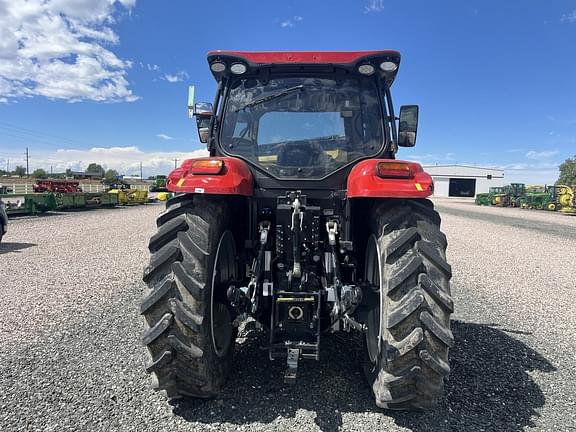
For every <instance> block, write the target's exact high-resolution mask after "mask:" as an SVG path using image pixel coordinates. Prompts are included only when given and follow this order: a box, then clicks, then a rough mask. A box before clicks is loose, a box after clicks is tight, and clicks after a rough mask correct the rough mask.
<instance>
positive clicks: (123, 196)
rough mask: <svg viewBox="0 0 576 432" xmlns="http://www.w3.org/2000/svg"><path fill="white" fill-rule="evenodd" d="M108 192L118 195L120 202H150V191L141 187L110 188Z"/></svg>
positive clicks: (123, 203)
mask: <svg viewBox="0 0 576 432" xmlns="http://www.w3.org/2000/svg"><path fill="white" fill-rule="evenodd" d="M108 193H111V194H117V195H118V204H120V205H131V204H145V203H147V202H148V191H145V190H140V189H110V191H108Z"/></svg>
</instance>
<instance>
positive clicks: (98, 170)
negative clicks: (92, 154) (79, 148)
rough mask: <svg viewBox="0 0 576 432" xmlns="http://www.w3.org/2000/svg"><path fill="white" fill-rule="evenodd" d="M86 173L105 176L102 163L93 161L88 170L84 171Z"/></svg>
mask: <svg viewBox="0 0 576 432" xmlns="http://www.w3.org/2000/svg"><path fill="white" fill-rule="evenodd" d="M84 172H86V173H90V174H100V175H101V176H102V177H104V172H105V171H104V168H102V165H99V164H97V163H91V164H90V165H88V168H86V171H84Z"/></svg>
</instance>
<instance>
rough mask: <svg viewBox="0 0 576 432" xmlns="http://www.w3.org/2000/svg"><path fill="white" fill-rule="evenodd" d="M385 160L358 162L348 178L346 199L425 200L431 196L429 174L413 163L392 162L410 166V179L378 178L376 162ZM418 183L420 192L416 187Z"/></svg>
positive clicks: (430, 178) (431, 183)
mask: <svg viewBox="0 0 576 432" xmlns="http://www.w3.org/2000/svg"><path fill="white" fill-rule="evenodd" d="M383 160H386V159H368V160H365V161H362V162H360V163H359V164H358V165H356V166H355V167H354V168H352V171H350V175H349V176H348V198H362V197H364V198H426V197H429V196H430V195H432V192H433V190H434V189H433V188H434V186H433V182H432V177H431V176H430V174H428V173H426V172H424V170H423V169H422V166H421V165H420V164H418V163H415V162H405V161H398V160H394V162H404V163H407V164H410V168H411V169H412V172H414V177H413V178H411V179H393V178H381V177H378V176H377V174H376V172H377V166H378V162H381V161H383ZM416 183H419V184H420V186H421V187H422V190H421V191H419V190H418V189H417V187H416Z"/></svg>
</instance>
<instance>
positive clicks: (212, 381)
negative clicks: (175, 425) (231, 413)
mask: <svg viewBox="0 0 576 432" xmlns="http://www.w3.org/2000/svg"><path fill="white" fill-rule="evenodd" d="M228 221H229V210H228V207H227V205H226V202H225V201H223V200H214V199H209V198H205V197H200V196H191V195H180V196H177V197H174V198H173V199H171V200H169V201H168V202H167V204H166V211H164V212H163V213H162V214H160V216H159V217H158V219H157V224H158V232H157V233H156V234H155V235H153V236H152V238H151V239H150V243H149V249H150V253H151V257H150V264H149V265H148V267H147V268H146V269H145V271H144V281H145V282H146V284H147V285H148V290H146V292H145V294H144V298H143V300H142V303H141V307H140V311H141V313H142V315H144V318H145V321H146V330H145V332H144V335H143V337H142V341H143V344H144V345H146V347H147V348H148V352H149V354H150V356H149V357H150V358H149V362H148V364H147V365H146V371H147V372H148V373H150V374H152V378H153V387H154V388H155V389H156V390H164V391H165V392H166V394H167V396H168V397H169V398H170V399H174V398H180V397H183V396H191V397H199V398H209V397H213V396H216V395H217V394H218V393H219V391H220V390H221V388H222V386H223V384H224V382H225V380H226V377H227V375H228V371H229V369H230V364H231V357H232V351H233V345H234V340H235V337H236V331H235V329H234V328H233V327H232V317H231V314H230V310H229V309H228V306H227V300H226V288H227V286H226V285H227V284H226V281H230V280H235V279H236V278H237V265H236V251H235V246H234V237H233V235H232V233H231V232H230V231H228V230H227V227H228ZM213 300H214V301H213Z"/></svg>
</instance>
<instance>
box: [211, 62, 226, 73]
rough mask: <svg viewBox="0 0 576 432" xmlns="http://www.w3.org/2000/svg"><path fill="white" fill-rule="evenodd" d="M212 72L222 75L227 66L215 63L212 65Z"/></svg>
mask: <svg viewBox="0 0 576 432" xmlns="http://www.w3.org/2000/svg"><path fill="white" fill-rule="evenodd" d="M210 69H212V72H216V73H220V72H224V71H225V70H226V65H225V64H224V63H222V62H214V63H212V64H211V65H210Z"/></svg>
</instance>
